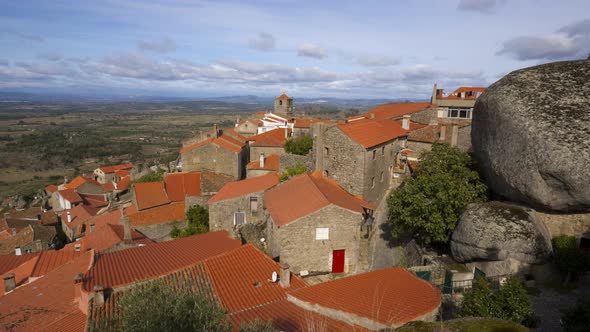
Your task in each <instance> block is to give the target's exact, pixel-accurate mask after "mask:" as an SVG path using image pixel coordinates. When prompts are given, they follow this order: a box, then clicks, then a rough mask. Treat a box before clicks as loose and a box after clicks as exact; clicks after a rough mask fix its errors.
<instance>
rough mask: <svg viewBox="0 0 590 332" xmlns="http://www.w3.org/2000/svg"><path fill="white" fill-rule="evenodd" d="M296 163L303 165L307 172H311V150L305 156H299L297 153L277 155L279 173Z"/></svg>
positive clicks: (312, 168)
mask: <svg viewBox="0 0 590 332" xmlns="http://www.w3.org/2000/svg"><path fill="white" fill-rule="evenodd" d="M297 163H301V164H303V165H305V167H306V168H307V171H308V172H311V171H313V170H314V169H315V167H314V163H313V153H312V152H310V153H308V154H307V155H305V156H300V155H298V154H292V153H285V154H283V155H281V156H280V157H279V174H281V173H283V172H285V171H286V170H287V168H289V167H292V166H295V165H297Z"/></svg>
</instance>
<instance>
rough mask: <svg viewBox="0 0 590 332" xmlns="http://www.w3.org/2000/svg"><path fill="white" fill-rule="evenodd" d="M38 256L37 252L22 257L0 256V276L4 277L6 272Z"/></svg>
mask: <svg viewBox="0 0 590 332" xmlns="http://www.w3.org/2000/svg"><path fill="white" fill-rule="evenodd" d="M38 256H39V253H38V252H36V253H33V254H24V255H0V275H4V274H6V273H7V272H8V271H10V270H12V269H14V268H16V267H18V266H19V265H21V264H23V263H25V262H27V261H29V260H31V259H33V258H36V257H38Z"/></svg>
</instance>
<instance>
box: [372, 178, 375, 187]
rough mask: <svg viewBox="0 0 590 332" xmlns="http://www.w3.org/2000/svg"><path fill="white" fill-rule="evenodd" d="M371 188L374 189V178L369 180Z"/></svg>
mask: <svg viewBox="0 0 590 332" xmlns="http://www.w3.org/2000/svg"><path fill="white" fill-rule="evenodd" d="M371 188H375V177H372V178H371Z"/></svg>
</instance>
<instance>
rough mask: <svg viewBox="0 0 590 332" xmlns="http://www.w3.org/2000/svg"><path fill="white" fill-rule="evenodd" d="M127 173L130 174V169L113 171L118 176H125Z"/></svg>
mask: <svg viewBox="0 0 590 332" xmlns="http://www.w3.org/2000/svg"><path fill="white" fill-rule="evenodd" d="M129 175H131V171H128V170H126V169H118V170H116V171H115V176H116V177H119V178H122V177H126V176H129Z"/></svg>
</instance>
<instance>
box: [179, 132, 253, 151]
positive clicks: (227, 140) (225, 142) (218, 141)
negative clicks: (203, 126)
mask: <svg viewBox="0 0 590 332" xmlns="http://www.w3.org/2000/svg"><path fill="white" fill-rule="evenodd" d="M206 144H215V145H217V146H219V147H222V148H224V149H226V150H229V151H232V152H235V153H240V152H242V148H243V147H244V145H245V144H244V143H243V142H240V141H238V140H236V139H235V138H232V137H230V136H229V135H221V136H220V137H217V138H215V137H213V138H209V139H206V140H204V141H201V142H198V143H195V144H192V145H188V146H185V147H183V148H181V149H180V154H183V153H186V152H189V151H192V150H194V149H197V148H200V147H201V146H204V145H206Z"/></svg>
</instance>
